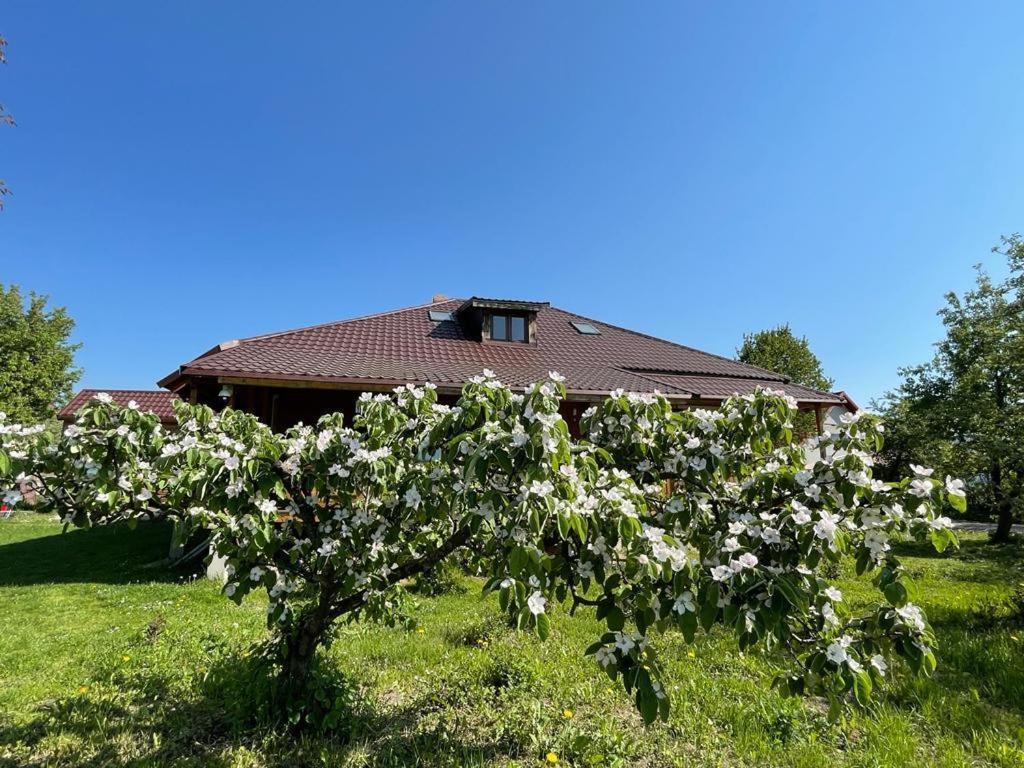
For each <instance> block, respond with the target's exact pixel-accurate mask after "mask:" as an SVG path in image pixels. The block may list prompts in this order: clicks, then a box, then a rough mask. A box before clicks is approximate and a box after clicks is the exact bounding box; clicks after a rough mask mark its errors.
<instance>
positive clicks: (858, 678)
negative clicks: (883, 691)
mask: <svg viewBox="0 0 1024 768" xmlns="http://www.w3.org/2000/svg"><path fill="white" fill-rule="evenodd" d="M853 695H854V697H855V698H856V699H857V703H858V704H860V705H861V706H862V707H866V706H867V705H868V704H870V703H871V675H869V674H868V673H867V672H866V671H865V670H863V669H862V670H861V671H860V672H858V673H857V674H856V675H854V677H853Z"/></svg>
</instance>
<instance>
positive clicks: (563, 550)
mask: <svg viewBox="0 0 1024 768" xmlns="http://www.w3.org/2000/svg"><path fill="white" fill-rule="evenodd" d="M564 394H565V391H564V387H563V385H562V380H561V377H560V376H558V375H557V374H551V376H550V377H549V379H548V380H547V381H544V382H539V383H538V384H536V385H534V386H533V387H530V388H529V389H528V390H527V391H526V392H525V393H522V394H519V393H513V392H512V391H510V390H509V389H508V388H507V387H505V386H503V385H502V384H501V383H500V382H498V381H497V380H496V379H495V378H494V376H493V375H492V374H490V373H489V372H485V373H484V375H482V376H479V377H476V378H475V379H473V380H472V381H471V382H469V383H468V384H467V385H466V386H465V388H464V389H463V392H462V395H461V397H460V399H459V401H458V403H457V404H456V405H455V406H451V407H449V406H445V405H441V404H439V403H438V402H437V397H436V393H435V392H434V390H433V389H432V388H431V387H429V386H428V387H426V388H416V387H412V386H408V387H401V388H399V389H397V390H395V392H394V393H393V394H391V395H383V394H382V395H375V396H371V395H364V396H363V397H362V398H361V400H360V407H359V413H358V415H357V416H356V419H355V422H354V423H353V424H352V425H351V426H346V425H344V424H343V423H342V417H341V415H340V414H331V415H327V416H324V417H323V418H322V419H320V421H319V422H318V424H317V425H316V426H315V427H313V426H298V427H295V428H292V429H291V430H289V431H288V432H287V433H285V434H275V433H274V432H272V431H271V430H269V429H268V428H267V427H266V426H264V425H262V424H261V423H260V422H258V421H257V420H256V419H255V418H254V417H252V416H250V415H248V414H245V413H241V412H237V411H232V410H225V411H223V412H222V413H219V414H217V413H214V412H213V411H211V410H210V409H208V408H205V407H201V406H190V405H185V404H178V405H177V406H176V408H177V416H178V420H179V423H180V425H181V428H180V430H178V431H177V432H167V431H165V430H163V429H162V428H161V426H160V425H159V423H158V422H157V420H156V418H155V417H154V416H153V415H151V414H147V413H142V412H140V411H139V410H138V409H137V408H133V407H128V408H119V407H117V406H115V405H114V404H113V403H111V402H110V400H109V398H104V397H102V396H100V397H98V398H97V399H95V400H93V401H92V402H91V403H90V404H89V405H88V406H87V407H86V408H84V409H83V410H82V411H81V412H80V414H79V416H78V418H77V420H76V422H75V424H73V425H70V426H69V427H67V428H66V429H65V430H64V431H63V433H54V432H51V431H48V430H46V429H44V428H42V427H39V426H22V425H14V424H7V423H5V422H3V421H2V420H0V482H2V481H6V484H7V485H10V486H13V485H14V484H16V483H25V482H27V483H29V484H30V485H32V486H34V489H35V492H36V493H35V495H36V499H35V503H36V504H37V506H38V507H39V508H40V509H43V510H49V511H53V512H56V513H57V514H59V515H60V516H61V517H62V519H63V520H64V521H65V523H67V524H70V525H76V526H88V525H93V524H103V523H111V522H115V521H121V520H127V521H129V522H132V521H136V520H140V519H151V518H155V517H170V518H174V519H175V520H177V521H179V522H181V523H184V524H185V525H188V526H194V527H197V528H199V527H201V528H204V529H207V530H208V531H210V532H211V533H212V545H211V546H212V550H213V552H214V553H216V554H217V555H219V556H221V557H223V558H224V559H225V561H226V564H227V565H226V569H227V581H226V584H225V586H224V592H225V594H226V595H227V596H228V597H230V598H231V599H233V600H235V601H241V600H242V599H243V597H244V596H245V595H246V594H247V593H249V592H251V591H254V590H262V591H265V592H266V594H267V596H268V608H267V620H268V624H269V626H270V627H271V628H272V629H274V631H275V637H277V638H278V642H277V644H276V648H277V651H278V653H277V657H276V660H275V663H276V664H277V665H278V666H279V669H280V672H279V674H280V681H281V686H282V688H281V689H282V690H283V691H285V692H287V694H288V695H287V696H286V697H285V698H286V700H291V701H297V702H302V701H304V697H303V692H304V689H305V686H306V684H307V681H308V679H309V673H310V666H311V664H312V663H313V660H314V658H315V654H316V651H317V649H318V648H319V647H320V646H321V645H322V644H323V643H325V642H327V641H328V640H329V638H330V633H331V628H332V626H334V625H335V623H336V622H338V621H354V620H358V619H371V620H377V621H383V622H388V623H395V622H397V621H399V620H402V619H403V599H402V598H403V592H402V584H403V582H404V581H405V580H407V579H408V578H410V577H413V576H416V575H418V574H422V573H424V572H426V571H428V570H429V569H431V568H432V567H434V566H435V565H436V564H438V563H439V562H440V561H442V560H443V559H444V558H446V557H448V556H449V555H451V554H452V553H454V552H455V551H456V550H459V549H466V550H468V551H469V552H470V553H471V554H472V556H473V557H474V558H475V560H476V562H477V563H478V564H479V565H480V566H481V567H482V568H483V569H484V570H485V572H486V573H487V580H486V583H485V587H484V588H485V590H486V591H489V592H497V593H498V600H499V603H500V606H501V608H502V610H504V611H507V612H508V614H509V616H510V618H511V619H512V620H513V621H514V622H515V623H516V624H517V625H518V626H519V627H520V628H521V629H530V630H532V631H535V632H536V633H537V634H538V635H539V636H540V637H541V638H542V639H543V638H546V637H547V635H548V633H549V632H550V622H549V613H550V611H551V610H552V609H553V607H554V605H556V604H564V605H566V606H567V607H568V609H569V610H571V611H575V610H576V609H577V608H578V607H579V606H580V605H586V606H594V607H595V608H596V613H597V617H598V618H599V619H600V620H601V621H603V623H604V624H605V626H606V628H607V631H606V632H604V633H603V634H602V635H601V636H600V637H598V638H595V642H594V643H593V645H591V647H590V648H589V649H587V653H588V654H591V655H593V656H594V657H595V659H596V662H597V663H598V664H599V665H600V666H601V667H602V668H603V669H604V670H605V671H606V672H607V674H608V675H609V676H610V677H612V678H613V679H620V680H621V681H622V683H623V684H624V686H625V687H626V689H627V690H628V691H630V692H631V693H632V694H633V695H634V696H635V700H636V703H637V706H638V708H639V710H640V712H641V713H642V715H643V717H644V719H645V720H647V721H652V720H654V719H655V718H657V717H659V716H660V717H665V716H666V715H667V712H668V707H669V702H668V698H667V696H666V693H665V688H664V684H663V682H662V673H661V667H660V664H659V661H658V656H657V653H656V650H655V647H656V645H657V643H656V642H655V638H656V636H657V635H658V634H660V633H663V632H665V631H668V630H670V629H673V630H676V631H679V632H680V633H681V634H682V636H683V637H684V638H685V640H686V641H687V642H692V641H693V639H694V637H695V636H696V635H697V633H698V632H699V631H701V630H704V631H707V630H709V629H711V628H712V627H713V626H714V625H716V624H724V625H725V626H726V627H728V628H729V630H730V631H731V632H733V633H735V635H736V638H737V640H738V642H739V645H740V647H742V648H748V647H752V646H759V647H762V648H764V649H766V650H768V651H771V652H776V651H777V652H780V655H781V656H784V657H787V658H788V659H789V671H788V672H787V673H786V674H784V675H782V676H780V678H779V679H778V680H777V685H778V686H779V687H780V689H781V690H782V691H783V693H786V694H818V695H823V696H825V697H827V698H828V699H829V700H830V702H832V703H833V705H834V706H838V705H839V703H840V702H842V701H844V700H845V699H847V698H849V696H850V695H852V696H854V697H855V698H856V699H857V700H858V701H860V702H866V701H868V700H869V699H870V696H871V692H872V689H873V688H874V687H875V686H876V685H878V684H879V683H881V682H882V681H883V679H884V677H885V675H886V671H887V669H888V665H889V664H890V663H891V662H892V660H893V659H894V658H900V659H902V660H903V661H904V662H906V663H907V664H908V665H909V667H910V668H911V669H912V670H913V671H915V672H919V673H924V674H927V673H929V672H931V670H932V669H933V668H934V665H935V658H934V655H933V652H932V645H933V637H932V634H931V631H930V629H929V627H928V625H927V623H926V620H925V617H924V615H923V613H922V612H921V610H920V609H919V608H918V607H917V606H915V605H913V604H912V603H910V602H908V589H907V579H906V576H905V574H904V571H903V569H902V568H901V566H900V564H899V562H898V560H897V559H896V557H895V556H894V554H893V552H892V549H891V546H890V542H891V541H892V540H894V539H896V538H899V537H902V536H907V535H909V536H914V537H917V538H925V537H930V538H931V540H932V542H933V543H934V544H935V546H936V547H937V548H939V549H943V548H944V547H945V546H946V545H948V544H950V543H955V539H954V537H953V535H952V533H951V532H950V531H949V530H948V523H949V520H948V518H945V517H943V516H942V515H941V511H942V507H943V505H944V504H946V503H951V504H952V505H953V506H954V507H957V508H959V509H963V507H964V496H963V490H962V485H961V484H960V483H959V481H957V480H953V479H951V478H947V479H946V481H945V482H944V483H943V482H940V481H939V480H937V479H935V478H932V477H931V476H930V474H931V473H930V472H929V471H928V470H926V469H923V468H917V470H916V476H915V477H913V478H907V479H904V480H903V481H901V482H898V483H882V482H880V481H878V480H875V479H873V478H872V476H871V466H872V461H871V455H872V452H873V451H874V450H875V449H876V448H877V446H878V445H879V444H880V441H881V430H882V427H881V425H879V424H878V423H877V422H876V421H875V420H874V419H873V418H871V417H864V418H860V419H857V418H852V417H851V418H849V419H846V420H845V421H844V423H843V424H842V425H841V427H840V428H839V429H838V430H837V431H835V432H833V433H831V434H828V435H823V436H821V437H819V438H817V439H816V440H815V441H814V442H813V444H812V445H811V447H812V448H813V452H812V454H811V455H813V459H812V460H808V452H807V450H806V445H805V446H801V445H795V444H793V441H792V439H791V438H792V432H791V429H792V421H791V420H792V417H793V415H794V413H795V403H794V402H792V401H791V400H789V399H787V398H786V397H784V396H782V395H780V394H774V393H771V392H767V391H759V392H757V393H756V394H753V395H749V396H745V397H734V398H732V399H730V400H729V401H727V402H726V403H725V404H724V405H723V406H722V407H721V408H720V409H717V410H694V411H673V410H672V408H671V406H670V404H669V403H668V402H667V401H666V400H665V399H664V398H663V397H660V396H657V395H653V396H649V395H634V394H626V393H623V392H613V393H611V396H610V397H609V398H608V399H607V400H606V401H604V402H603V403H601V404H600V405H599V406H596V407H594V408H592V409H590V410H589V411H588V412H587V414H586V415H585V417H584V423H583V426H584V431H585V433H586V439H583V440H580V441H578V442H573V441H572V440H571V439H570V437H569V432H568V429H567V426H566V424H565V422H564V421H563V420H562V419H561V417H560V416H559V414H558V406H559V403H560V400H561V398H562V397H564ZM18 493H19V492H18V491H17V490H11V491H8V492H7V495H8V501H15V500H17V499H16V498H15V497H17V496H18ZM843 556H851V557H853V558H854V559H855V561H856V564H857V570H858V572H867V571H870V572H872V573H873V574H874V581H875V584H876V585H877V586H878V588H879V590H880V591H881V596H882V598H883V601H882V602H881V603H880V604H879V605H877V606H876V607H874V608H873V609H872V610H869V611H865V612H862V613H854V612H852V611H849V610H847V609H846V608H845V604H844V602H843V597H842V594H841V593H840V591H839V590H838V589H836V588H835V587H834V586H831V585H829V584H828V583H827V581H826V579H825V578H824V577H823V575H822V569H821V568H820V566H821V565H822V564H823V563H825V562H829V561H830V562H836V561H838V560H839V559H840V558H841V557H843Z"/></svg>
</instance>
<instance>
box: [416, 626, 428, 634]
mask: <svg viewBox="0 0 1024 768" xmlns="http://www.w3.org/2000/svg"><path fill="white" fill-rule="evenodd" d="M426 631H427V630H425V629H424V628H423V627H419V628H418V629H417V630H416V634H417V635H422V634H423V633H424V632H426Z"/></svg>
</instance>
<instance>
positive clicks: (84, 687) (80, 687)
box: [78, 685, 89, 693]
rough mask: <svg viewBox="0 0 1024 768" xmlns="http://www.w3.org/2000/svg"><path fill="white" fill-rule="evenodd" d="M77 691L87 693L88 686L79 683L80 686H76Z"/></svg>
mask: <svg viewBox="0 0 1024 768" xmlns="http://www.w3.org/2000/svg"><path fill="white" fill-rule="evenodd" d="M78 692H79V693H88V692H89V686H88V685H80V686H78Z"/></svg>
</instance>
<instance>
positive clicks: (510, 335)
mask: <svg viewBox="0 0 1024 768" xmlns="http://www.w3.org/2000/svg"><path fill="white" fill-rule="evenodd" d="M527 333H528V332H527V326H526V318H525V317H524V316H523V315H491V341H518V342H520V343H524V344H525V343H526V342H527V341H529V339H528V338H527Z"/></svg>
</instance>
